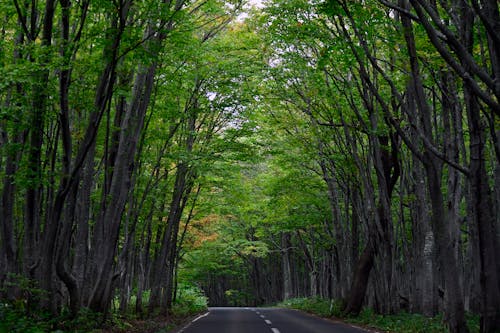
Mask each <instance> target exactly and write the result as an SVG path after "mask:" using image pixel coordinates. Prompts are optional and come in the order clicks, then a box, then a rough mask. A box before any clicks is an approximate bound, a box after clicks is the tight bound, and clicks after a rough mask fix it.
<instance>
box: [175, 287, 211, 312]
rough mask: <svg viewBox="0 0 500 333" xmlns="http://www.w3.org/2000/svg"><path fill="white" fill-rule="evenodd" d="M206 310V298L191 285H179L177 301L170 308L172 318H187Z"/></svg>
mask: <svg viewBox="0 0 500 333" xmlns="http://www.w3.org/2000/svg"><path fill="white" fill-rule="evenodd" d="M206 309H207V297H206V296H205V295H204V294H203V291H202V290H201V289H200V288H198V287H197V286H195V285H193V284H186V283H181V284H179V286H178V290H177V299H176V300H175V303H174V304H173V307H172V313H173V315H174V316H178V317H187V316H191V315H194V314H197V313H200V312H202V311H205V310H206Z"/></svg>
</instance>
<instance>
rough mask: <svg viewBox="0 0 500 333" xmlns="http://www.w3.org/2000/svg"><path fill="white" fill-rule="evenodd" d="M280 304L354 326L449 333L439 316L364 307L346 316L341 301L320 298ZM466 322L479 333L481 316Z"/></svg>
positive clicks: (398, 330) (403, 331) (385, 329)
mask: <svg viewBox="0 0 500 333" xmlns="http://www.w3.org/2000/svg"><path fill="white" fill-rule="evenodd" d="M278 306H279V307H285V308H290V309H297V310H301V311H304V312H308V313H312V314H315V315H317V316H320V317H325V318H332V317H335V318H339V319H342V320H343V321H345V322H348V323H352V324H355V325H360V326H366V327H371V328H375V329H378V330H382V331H386V332H394V333H396V332H397V333H446V332H448V330H447V328H446V326H445V325H444V323H443V318H442V316H441V315H438V316H436V317H433V318H428V317H425V316H423V315H420V314H415V313H407V312H401V313H398V314H394V315H381V314H377V313H375V312H374V311H373V310H372V309H368V308H366V309H364V310H363V311H361V313H360V314H359V316H356V317H352V316H351V317H344V316H343V315H342V309H343V304H342V302H339V301H333V300H326V299H321V298H294V299H290V300H287V301H284V302H282V303H279V304H278ZM467 324H468V326H469V330H470V332H471V333H478V332H479V318H478V316H475V315H468V316H467Z"/></svg>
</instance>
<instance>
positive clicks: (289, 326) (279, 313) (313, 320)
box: [179, 308, 367, 333]
mask: <svg viewBox="0 0 500 333" xmlns="http://www.w3.org/2000/svg"><path fill="white" fill-rule="evenodd" d="M181 332H182V333H366V332H367V331H364V330H362V329H359V328H354V327H351V326H349V325H346V324H342V323H334V322H332V321H329V320H326V319H321V318H317V317H313V316H310V315H307V314H305V313H302V312H299V311H294V310H287V309H276V308H210V309H209V312H208V313H206V314H205V315H202V316H200V317H198V318H196V319H194V320H193V321H192V322H191V323H190V324H189V325H188V326H186V327H184V328H183V329H181V330H180V331H179V333H181Z"/></svg>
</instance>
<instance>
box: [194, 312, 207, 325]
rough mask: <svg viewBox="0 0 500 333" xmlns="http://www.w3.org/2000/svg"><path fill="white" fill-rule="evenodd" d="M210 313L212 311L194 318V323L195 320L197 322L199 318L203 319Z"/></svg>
mask: <svg viewBox="0 0 500 333" xmlns="http://www.w3.org/2000/svg"><path fill="white" fill-rule="evenodd" d="M209 314H210V312H207V313H205V314H204V315H201V316H198V317H196V318H195V319H193V321H192V323H194V322H195V321H197V320H200V319H201V318H203V317H206V316H208V315H209Z"/></svg>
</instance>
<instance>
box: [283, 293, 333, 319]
mask: <svg viewBox="0 0 500 333" xmlns="http://www.w3.org/2000/svg"><path fill="white" fill-rule="evenodd" d="M278 306H279V307H284V308H289V309H296V310H301V311H304V312H309V313H312V314H315V315H318V316H321V317H332V316H335V317H338V316H339V315H340V313H341V312H342V302H339V301H333V300H327V299H323V298H319V297H309V298H308V297H304V298H292V299H289V300H286V301H283V302H281V303H279V304H278Z"/></svg>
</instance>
